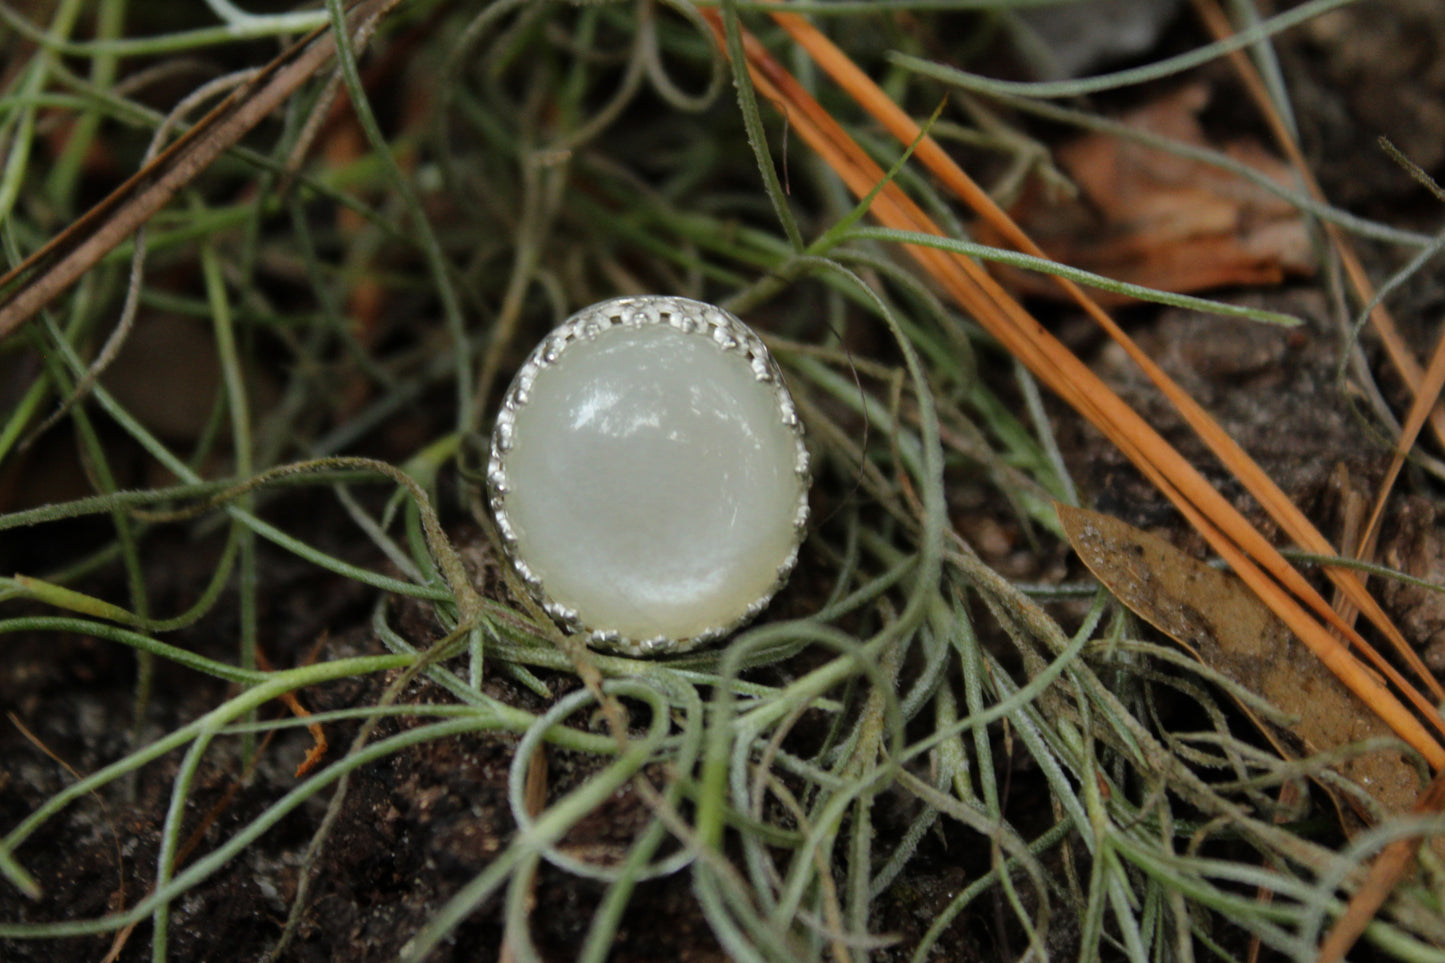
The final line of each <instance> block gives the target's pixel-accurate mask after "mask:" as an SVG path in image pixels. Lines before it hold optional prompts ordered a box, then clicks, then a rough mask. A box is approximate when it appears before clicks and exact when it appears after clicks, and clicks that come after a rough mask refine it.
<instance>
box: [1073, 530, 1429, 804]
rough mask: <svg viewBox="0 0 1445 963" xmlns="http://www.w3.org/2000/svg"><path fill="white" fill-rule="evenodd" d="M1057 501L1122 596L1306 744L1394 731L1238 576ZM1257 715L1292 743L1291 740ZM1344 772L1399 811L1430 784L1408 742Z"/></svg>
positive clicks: (1282, 744) (1311, 749)
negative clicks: (1279, 716)
mask: <svg viewBox="0 0 1445 963" xmlns="http://www.w3.org/2000/svg"><path fill="white" fill-rule="evenodd" d="M1055 507H1056V508H1057V509H1058V514H1059V521H1060V523H1062V525H1063V527H1064V531H1065V533H1066V534H1067V535H1068V538H1069V543H1070V544H1071V545H1073V547H1074V551H1076V552H1078V554H1079V557H1080V558H1081V559H1083V561H1084V564H1085V565H1087V566H1088V567H1089V570H1090V571H1091V572H1093V573H1094V575H1095V577H1097V578H1098V579H1099V581H1100V582H1102V583H1103V584H1104V585H1105V586H1106V587H1107V588H1108V589H1109V591H1111V592H1113V593H1114V595H1115V596H1116V597H1117V598H1118V599H1119V601H1121V602H1123V603H1124V604H1125V605H1127V606H1128V607H1129V608H1130V609H1131V610H1132V611H1133V612H1134V613H1135V614H1137V615H1138V616H1139V617H1140V618H1142V619H1144V620H1145V621H1146V622H1148V623H1149V624H1150V625H1153V626H1154V627H1155V628H1157V629H1159V630H1160V631H1161V632H1163V633H1165V634H1166V635H1168V636H1169V637H1170V638H1172V639H1174V640H1175V641H1176V642H1178V643H1179V644H1180V645H1182V646H1184V648H1186V649H1187V650H1188V651H1189V652H1190V654H1192V655H1193V656H1194V657H1195V658H1197V659H1199V660H1200V661H1201V662H1203V663H1204V664H1205V665H1208V666H1210V667H1211V668H1213V669H1215V670H1216V671H1218V672H1220V673H1221V674H1223V675H1224V676H1226V677H1227V678H1229V679H1231V680H1233V681H1234V682H1237V683H1239V684H1240V685H1242V686H1244V687H1245V688H1247V689H1249V690H1250V691H1252V692H1255V693H1257V694H1258V695H1261V696H1263V697H1264V698H1265V699H1267V700H1268V701H1269V702H1271V703H1273V704H1274V705H1275V706H1277V707H1278V708H1279V709H1281V710H1283V711H1284V712H1285V713H1287V714H1288V715H1289V716H1291V717H1292V718H1293V719H1295V720H1296V721H1294V722H1293V723H1291V724H1290V725H1289V726H1288V732H1289V735H1290V736H1292V737H1293V738H1294V739H1295V740H1297V741H1298V743H1299V744H1300V745H1301V746H1302V748H1303V749H1304V750H1305V751H1306V752H1308V753H1316V752H1322V751H1327V750H1330V749H1336V748H1339V747H1340V746H1345V745H1349V744H1350V743H1355V742H1359V741H1361V740H1364V739H1373V738H1379V737H1385V736H1389V735H1391V732H1390V728H1389V726H1387V725H1385V724H1384V722H1382V721H1381V720H1380V717H1379V716H1378V715H1376V714H1375V713H1374V712H1373V711H1371V710H1370V708H1369V707H1368V706H1366V705H1365V703H1364V702H1363V701H1361V700H1360V699H1359V698H1358V697H1357V696H1356V695H1355V694H1354V693H1352V692H1350V690H1349V689H1347V688H1345V686H1344V685H1343V684H1341V683H1340V681H1339V680H1338V679H1336V678H1335V676H1334V675H1333V674H1332V673H1331V672H1330V671H1329V670H1328V669H1326V668H1325V667H1324V665H1322V664H1321V663H1320V661H1319V660H1318V659H1316V658H1314V657H1313V656H1312V655H1311V653H1310V651H1309V650H1308V649H1307V648H1305V646H1304V645H1303V644H1302V643H1301V642H1300V641H1299V640H1298V639H1297V638H1295V637H1294V635H1293V634H1292V633H1290V631H1289V630H1288V629H1286V628H1285V626H1284V623H1282V622H1280V620H1279V619H1278V618H1276V617H1275V616H1274V613H1272V612H1271V611H1270V610H1269V609H1268V608H1266V607H1265V605H1264V604H1263V603H1262V602H1260V600H1259V598H1258V597H1257V596H1256V595H1255V594H1254V593H1253V592H1252V591H1250V590H1249V588H1248V587H1247V586H1245V585H1244V583H1243V582H1241V581H1240V580H1239V579H1238V578H1236V577H1235V576H1233V575H1230V574H1228V573H1226V572H1220V571H1216V570H1215V569H1213V568H1210V567H1209V566H1208V565H1205V564H1204V563H1203V562H1199V561H1197V560H1195V559H1193V558H1191V557H1190V556H1188V555H1186V554H1184V553H1183V552H1181V551H1179V550H1178V549H1176V548H1175V547H1174V546H1172V545H1170V544H1169V543H1168V542H1166V541H1165V540H1164V539H1162V538H1159V537H1158V536H1156V535H1151V534H1149V533H1148V532H1144V531H1141V530H1139V529H1137V528H1134V527H1133V526H1132V525H1127V524H1125V523H1124V522H1121V521H1119V520H1118V519H1116V518H1112V517H1110V516H1108V515H1103V514H1100V513H1098V512H1092V511H1088V510H1086V509H1082V508H1073V507H1070V506H1068V505H1056V506H1055ZM1245 711H1246V712H1247V713H1249V710H1248V709H1247V708H1245ZM1249 714H1250V716H1251V718H1253V719H1254V721H1255V722H1256V724H1258V725H1259V726H1260V727H1261V728H1262V729H1263V730H1264V731H1265V734H1266V735H1267V736H1269V737H1270V738H1271V741H1272V742H1274V744H1275V745H1276V747H1278V748H1280V749H1281V750H1282V751H1287V742H1288V740H1281V739H1280V738H1278V735H1279V734H1278V733H1277V732H1274V731H1272V730H1271V728H1270V727H1269V726H1268V724H1266V723H1264V722H1263V721H1262V720H1260V719H1259V718H1258V717H1256V716H1255V715H1254V714H1253V713H1249ZM1338 770H1339V771H1340V773H1341V774H1343V775H1345V776H1348V777H1349V778H1350V779H1353V780H1354V781H1355V782H1357V783H1359V784H1360V786H1362V787H1363V788H1364V789H1365V790H1366V791H1367V792H1369V793H1370V795H1371V796H1373V797H1374V798H1375V800H1376V801H1377V802H1379V803H1380V805H1381V806H1382V807H1384V808H1385V809H1387V810H1388V811H1390V812H1394V813H1404V812H1409V811H1410V808H1411V807H1412V806H1413V805H1414V802H1415V798H1416V796H1417V794H1418V793H1419V791H1420V784H1419V778H1418V774H1417V772H1416V770H1415V767H1414V766H1413V765H1411V763H1410V762H1409V760H1408V759H1407V758H1406V757H1405V756H1404V754H1403V753H1401V752H1400V751H1398V750H1393V749H1391V750H1382V751H1377V752H1371V753H1368V754H1365V755H1362V756H1357V757H1355V758H1353V759H1351V760H1349V761H1348V762H1345V763H1343V764H1341V765H1340V766H1339V767H1338Z"/></svg>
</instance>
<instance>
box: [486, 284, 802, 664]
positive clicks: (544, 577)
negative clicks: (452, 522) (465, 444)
mask: <svg viewBox="0 0 1445 963" xmlns="http://www.w3.org/2000/svg"><path fill="white" fill-rule="evenodd" d="M683 326H687V327H689V328H693V330H683ZM760 375H762V377H760ZM506 405H507V408H508V409H509V410H506V411H504V414H503V417H502V418H500V419H499V427H498V433H497V434H498V436H499V437H500V436H501V435H502V434H503V431H504V429H503V428H502V427H501V422H502V421H504V420H506V418H507V416H508V415H510V416H511V417H510V434H509V436H508V441H507V444H508V445H509V447H506V449H505V450H504V451H498V448H499V447H502V446H499V445H498V444H497V442H496V440H495V439H494V460H493V469H494V470H493V472H492V473H491V474H492V476H493V479H494V482H495V481H497V480H501V486H500V488H501V490H499V489H498V488H497V487H494V489H493V507H494V509H496V510H497V511H498V513H499V515H504V516H505V520H506V524H504V525H502V526H501V527H502V528H503V530H504V531H508V530H510V533H511V535H512V536H513V539H514V541H513V544H512V545H511V546H510V548H511V551H512V553H513V556H514V558H515V559H516V560H517V561H519V562H520V563H522V564H521V565H520V566H519V568H521V569H522V570H523V572H524V574H526V573H530V574H531V575H532V576H533V577H534V578H533V588H534V589H539V592H538V594H539V596H540V597H541V598H542V599H543V601H544V602H547V603H549V604H550V606H551V608H552V609H553V610H554V614H555V612H557V611H563V610H565V611H567V612H568V613H569V614H571V615H573V616H574V617H573V618H571V619H569V621H572V622H573V623H574V624H575V625H576V627H578V628H585V629H588V630H590V631H591V633H592V636H593V641H594V642H598V643H601V644H603V645H608V646H610V647H613V648H620V649H623V650H625V651H636V652H641V651H649V650H650V651H666V650H668V649H672V648H677V647H679V643H682V642H685V641H686V640H690V639H695V638H697V637H698V636H716V635H718V634H720V632H721V631H725V630H726V629H728V628H731V627H732V626H734V625H735V624H736V623H738V622H739V621H740V620H742V619H744V618H746V617H747V616H749V615H751V614H753V612H754V611H755V610H756V609H757V608H758V607H760V605H761V604H763V603H765V602H766V600H767V599H768V598H770V597H771V595H772V593H773V592H774V591H775V590H776V588H777V586H778V584H779V582H780V580H781V578H782V577H784V576H785V575H786V574H787V571H788V570H789V569H790V568H791V567H792V563H793V559H794V558H795V556H796V551H797V543H798V537H799V536H798V531H799V528H800V527H801V522H802V521H803V519H804V518H805V517H806V487H807V486H806V477H807V471H806V458H807V456H806V452H805V451H804V449H803V448H802V442H801V439H800V436H799V430H798V428H797V426H796V419H795V418H794V417H793V416H792V403H791V400H790V399H788V398H787V394H786V389H785V388H784V387H783V385H782V379H781V377H780V376H779V375H778V373H777V370H776V367H775V366H774V365H773V364H772V362H771V359H769V358H768V357H767V354H766V351H765V350H764V349H763V347H762V344H761V342H759V341H757V339H756V336H754V335H753V334H752V333H751V332H750V331H749V330H748V329H747V328H746V327H745V326H744V325H743V324H742V322H740V321H738V320H737V319H736V318H733V317H732V316H731V315H727V314H725V313H724V312H722V311H721V310H719V309H717V308H713V307H711V306H708V305H703V304H701V303H699V302H694V301H688V300H686V299H682V298H663V297H657V298H621V299H616V300H615V301H611V302H604V303H603V304H601V305H595V306H593V307H592V308H590V309H588V310H587V311H584V312H582V313H581V314H579V315H577V316H575V317H574V318H573V319H572V320H571V321H569V322H568V324H567V325H564V326H563V327H562V328H559V329H558V331H557V332H554V333H553V334H552V335H551V336H549V338H548V339H547V340H546V341H544V342H543V344H542V346H540V347H539V348H538V350H537V352H535V353H534V355H533V358H532V360H531V361H529V362H528V364H527V365H526V366H524V368H523V370H522V371H521V372H519V373H518V378H517V381H516V382H514V384H513V387H512V390H511V392H509V396H508V400H507V402H506ZM497 468H500V469H501V471H500V472H497V471H496V469H497ZM538 581H539V582H540V587H539V586H538V585H537V584H536V583H537V582H538Z"/></svg>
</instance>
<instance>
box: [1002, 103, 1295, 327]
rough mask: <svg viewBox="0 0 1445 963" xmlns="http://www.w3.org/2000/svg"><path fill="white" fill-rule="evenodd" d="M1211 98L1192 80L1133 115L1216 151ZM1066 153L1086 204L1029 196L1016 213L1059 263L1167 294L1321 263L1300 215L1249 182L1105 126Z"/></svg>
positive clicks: (1274, 167) (1052, 289)
mask: <svg viewBox="0 0 1445 963" xmlns="http://www.w3.org/2000/svg"><path fill="white" fill-rule="evenodd" d="M1208 99H1209V92H1208V88H1206V87H1205V86H1203V85H1200V84H1195V85H1191V86H1189V87H1185V88H1183V89H1182V90H1179V91H1177V92H1175V93H1173V94H1170V95H1169V96H1167V97H1164V98H1161V99H1160V100H1156V101H1154V102H1153V103H1151V104H1148V105H1147V106H1145V107H1142V108H1140V109H1138V110H1136V111H1134V112H1133V113H1131V114H1129V115H1127V116H1125V117H1124V118H1123V122H1124V123H1126V124H1128V125H1129V126H1130V127H1134V128H1137V129H1139V130H1141V131H1145V132H1147V133H1151V134H1156V135H1159V136H1162V137H1167V138H1169V139H1171V140H1174V141H1178V142H1180V143H1184V144H1195V145H1199V146H1212V145H1209V144H1208V142H1207V140H1206V137H1205V134H1204V130H1203V128H1202V127H1201V126H1200V124H1199V119H1198V114H1199V111H1201V110H1202V109H1203V108H1204V107H1205V105H1206V104H1207V102H1208ZM1224 152H1225V153H1227V154H1228V155H1230V156H1231V157H1233V158H1234V159H1235V160H1237V161H1239V162H1241V163H1243V164H1247V165H1248V166H1249V167H1251V168H1253V169H1254V170H1256V171H1259V172H1260V173H1261V174H1264V175H1265V176H1267V177H1269V178H1270V179H1271V180H1274V181H1277V182H1279V183H1280V184H1282V185H1287V184H1289V183H1290V182H1291V177H1292V174H1291V171H1290V168H1289V166H1288V165H1286V164H1284V163H1283V162H1281V161H1279V160H1278V159H1276V158H1275V157H1273V156H1271V155H1270V154H1268V153H1267V152H1266V151H1264V150H1263V149H1262V148H1260V147H1259V146H1258V145H1257V144H1254V143H1253V142H1245V141H1239V142H1235V143H1231V144H1228V145H1226V146H1225V147H1224ZM1057 156H1058V163H1059V166H1060V167H1062V168H1063V169H1064V170H1065V171H1066V172H1067V173H1068V174H1069V176H1070V177H1071V178H1072V179H1073V180H1074V182H1075V183H1076V184H1077V185H1078V187H1079V191H1080V196H1079V197H1078V199H1076V200H1073V201H1063V200H1058V199H1054V198H1048V199H1045V198H1041V197H1038V196H1035V195H1030V196H1029V197H1028V198H1026V199H1025V200H1024V201H1023V202H1022V203H1021V204H1020V205H1019V206H1018V207H1017V208H1016V209H1015V210H1014V211H1012V212H1011V213H1013V215H1014V217H1015V219H1016V220H1017V221H1018V222H1019V223H1020V224H1021V225H1022V226H1023V228H1024V229H1025V230H1026V231H1028V232H1029V234H1030V235H1031V236H1032V237H1033V238H1034V240H1035V241H1037V242H1038V243H1039V245H1040V246H1041V247H1043V248H1044V250H1046V251H1048V252H1049V255H1050V256H1051V257H1053V258H1054V259H1055V260H1059V261H1063V262H1064V263H1066V264H1072V265H1074V266H1076V267H1081V268H1086V269H1088V270H1090V271H1094V272H1096V273H1098V274H1103V275H1105V276H1107V277H1111V278H1115V279H1117V280H1120V281H1129V282H1132V283H1134V284H1143V285H1146V286H1148V287H1153V288H1161V289H1163V290H1166V291H1202V290H1208V289H1210V288H1219V287H1228V286H1232V285H1251V286H1254V285H1261V284H1277V283H1279V282H1280V281H1282V280H1284V278H1285V277H1286V276H1289V275H1298V274H1305V273H1309V272H1310V271H1312V270H1313V268H1314V257H1313V253H1312V251H1311V246H1310V237H1309V232H1308V230H1307V229H1306V226H1305V223H1304V220H1303V218H1301V216H1300V213H1299V211H1298V210H1297V209H1296V208H1295V207H1294V206H1293V205H1291V204H1290V203H1289V202H1287V201H1285V200H1283V199H1281V198H1279V197H1276V196H1275V195H1273V194H1271V193H1269V192H1268V191H1266V190H1264V189H1263V188H1261V187H1259V186H1258V185H1255V184H1252V183H1250V182H1249V181H1247V180H1245V179H1244V178H1242V177H1239V176H1237V175H1235V174H1232V173H1229V172H1228V171H1223V170H1220V169H1219V168H1217V167H1213V166H1211V165H1209V164H1205V163H1202V162H1200V161H1196V160H1192V159H1190V158H1187V157H1181V156H1179V155H1178V154H1174V153H1171V152H1169V151H1165V150H1159V149H1156V148H1153V147H1147V146H1145V145H1143V144H1140V143H1138V142H1135V141H1131V140H1126V139H1124V138H1121V137H1118V136H1115V135H1113V134H1105V133H1095V134H1089V135H1087V136H1085V137H1082V138H1080V139H1078V140H1076V141H1074V142H1073V143H1071V144H1068V145H1066V146H1065V147H1063V148H1061V149H1060V150H1059V152H1058V155H1057ZM1008 278H1009V281H1010V283H1011V284H1016V285H1017V286H1018V287H1019V288H1020V289H1021V290H1024V291H1027V292H1028V293H1031V294H1038V295H1042V296H1048V297H1057V296H1059V294H1060V291H1059V289H1058V286H1057V285H1055V284H1053V283H1052V282H1051V281H1050V280H1049V279H1047V278H1042V277H1039V276H1038V275H1036V274H1030V273H1028V272H1021V271H1020V272H1009V274H1008ZM1100 298H1101V300H1103V301H1104V302H1105V303H1111V302H1112V303H1121V302H1124V301H1125V300H1126V299H1124V298H1123V297H1121V296H1116V297H1113V298H1110V297H1109V296H1107V295H1104V294H1101V295H1100Z"/></svg>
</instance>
